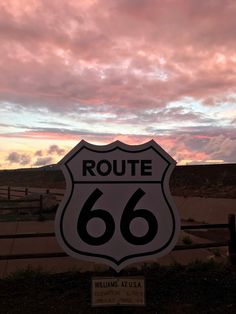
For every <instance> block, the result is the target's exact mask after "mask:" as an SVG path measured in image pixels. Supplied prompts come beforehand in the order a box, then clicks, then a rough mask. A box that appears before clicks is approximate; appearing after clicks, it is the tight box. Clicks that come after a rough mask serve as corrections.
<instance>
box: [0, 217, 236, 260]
mask: <svg viewBox="0 0 236 314" xmlns="http://www.w3.org/2000/svg"><path fill="white" fill-rule="evenodd" d="M197 229H198V230H199V229H207V230H208V229H228V231H229V239H228V240H227V241H221V242H209V243H197V244H189V245H176V246H175V247H174V251H180V250H195V249H206V248H213V247H214V248H216V247H226V246H227V247H228V252H229V260H230V262H231V263H232V264H234V265H236V231H235V215H233V214H231V215H229V216H228V223H227V224H202V225H185V226H181V230H197ZM48 237H55V233H54V232H50V233H17V234H2V235H0V240H4V239H22V238H24V239H26V238H29V239H32V238H48ZM54 257H68V255H67V254H66V253H64V252H52V253H36V254H31V253H23V254H11V255H9V254H8V255H0V260H17V259H32V258H33V259H34V258H35V259H38V258H54Z"/></svg>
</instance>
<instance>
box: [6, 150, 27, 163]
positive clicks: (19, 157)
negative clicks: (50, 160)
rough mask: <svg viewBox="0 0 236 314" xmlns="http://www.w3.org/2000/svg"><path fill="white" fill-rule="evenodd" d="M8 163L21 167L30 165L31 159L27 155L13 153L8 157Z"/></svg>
mask: <svg viewBox="0 0 236 314" xmlns="http://www.w3.org/2000/svg"><path fill="white" fill-rule="evenodd" d="M6 160H7V161H9V162H10V163H11V164H15V163H17V164H20V165H23V166H25V165H29V164H30V161H31V158H30V156H28V155H26V154H19V153H17V152H12V153H10V154H9V155H8V157H7V158H6Z"/></svg>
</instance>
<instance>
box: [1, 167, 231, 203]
mask: <svg viewBox="0 0 236 314" xmlns="http://www.w3.org/2000/svg"><path fill="white" fill-rule="evenodd" d="M1 185H4V186H6V185H9V186H24V187H44V188H58V189H64V188H65V179H64V176H63V173H62V172H61V170H60V168H59V167H58V166H57V165H51V166H46V167H42V168H35V169H34V168H32V169H18V170H1V171H0V186H1ZM170 189H171V192H172V194H173V195H179V196H202V197H223V198H236V164H217V165H189V166H177V167H176V168H175V170H174V171H173V173H172V176H171V179H170Z"/></svg>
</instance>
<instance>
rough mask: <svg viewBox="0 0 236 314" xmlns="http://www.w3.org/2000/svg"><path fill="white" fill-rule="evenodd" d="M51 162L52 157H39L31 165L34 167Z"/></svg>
mask: <svg viewBox="0 0 236 314" xmlns="http://www.w3.org/2000/svg"><path fill="white" fill-rule="evenodd" d="M52 162H53V159H52V157H39V158H38V159H37V160H36V161H35V163H34V164H33V165H34V166H36V167H39V166H46V165H49V164H51V163H52Z"/></svg>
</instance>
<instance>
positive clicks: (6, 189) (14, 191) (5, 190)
mask: <svg viewBox="0 0 236 314" xmlns="http://www.w3.org/2000/svg"><path fill="white" fill-rule="evenodd" d="M35 193H38V194H51V195H55V196H58V197H59V198H62V197H63V195H64V193H58V192H55V191H53V190H52V189H41V188H28V187H22V188H15V187H11V186H0V196H2V197H4V198H7V199H8V200H12V199H18V198H21V197H24V196H27V195H30V194H35Z"/></svg>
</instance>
